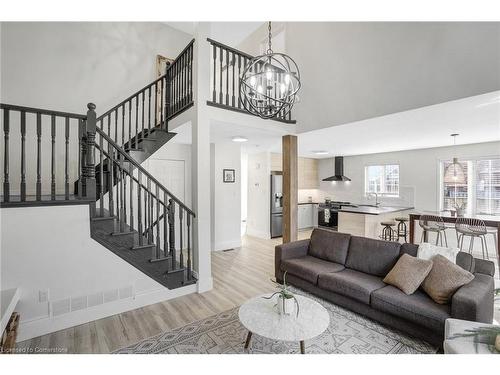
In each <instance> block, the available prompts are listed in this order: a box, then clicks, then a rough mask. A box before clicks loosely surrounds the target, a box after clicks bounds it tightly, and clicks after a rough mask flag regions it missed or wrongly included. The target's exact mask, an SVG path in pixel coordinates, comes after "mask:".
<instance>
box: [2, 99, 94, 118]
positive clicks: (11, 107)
mask: <svg viewBox="0 0 500 375" xmlns="http://www.w3.org/2000/svg"><path fill="white" fill-rule="evenodd" d="M0 108H1V109H8V110H9V111H19V112H26V113H35V114H37V113H39V114H41V115H48V116H57V117H69V118H74V119H80V120H85V119H87V115H82V114H79V113H71V112H61V111H53V110H50V109H42V108H33V107H24V106H20V105H15V104H5V103H0Z"/></svg>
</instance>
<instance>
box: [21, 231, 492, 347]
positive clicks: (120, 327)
mask: <svg viewBox="0 0 500 375" xmlns="http://www.w3.org/2000/svg"><path fill="white" fill-rule="evenodd" d="M310 233H311V232H310V231H300V232H299V239H303V238H309V236H310ZM279 243H281V238H279V239H273V240H262V239H258V238H255V237H250V236H245V237H243V244H242V247H241V248H238V249H235V250H232V251H227V252H223V251H219V252H214V253H212V276H213V281H214V287H213V289H212V290H211V291H209V292H206V293H202V294H190V295H187V296H183V297H179V298H175V299H172V300H169V301H165V302H161V303H157V304H154V305H149V306H146V307H143V308H140V309H136V310H132V311H129V312H125V313H122V314H118V315H113V316H110V317H107V318H104V319H100V320H96V321H92V322H90V323H86V324H82V325H80V326H76V327H72V328H68V329H65V330H62V331H58V332H54V333H51V334H48V335H44V336H40V337H36V338H33V339H31V340H26V341H23V342H21V343H18V344H17V346H18V347H21V348H24V347H31V348H35V347H36V348H64V349H67V353H109V352H112V351H115V350H117V349H120V348H122V347H125V346H127V345H130V344H133V343H135V342H137V341H140V340H142V339H145V338H148V337H151V336H154V335H156V334H158V333H161V332H164V331H168V330H171V329H174V328H177V327H181V326H183V325H186V324H188V323H191V322H194V321H197V320H200V319H204V318H206V317H209V316H211V315H214V314H216V313H219V312H222V311H226V310H229V309H231V308H233V307H236V306H239V305H241V304H242V303H244V302H245V301H246V300H248V299H250V298H251V297H254V296H256V295H259V294H263V293H266V292H270V291H273V289H274V287H273V284H272V282H271V281H270V279H271V278H273V277H274V246H275V245H277V244H279ZM474 255H475V256H478V255H479V254H474ZM495 320H496V321H498V322H500V301H498V302H497V303H496V305H495Z"/></svg>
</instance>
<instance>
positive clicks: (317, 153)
mask: <svg viewBox="0 0 500 375" xmlns="http://www.w3.org/2000/svg"><path fill="white" fill-rule="evenodd" d="M313 154H316V155H328V154H329V152H328V151H325V150H318V151H313Z"/></svg>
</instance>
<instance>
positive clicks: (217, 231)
mask: <svg viewBox="0 0 500 375" xmlns="http://www.w3.org/2000/svg"><path fill="white" fill-rule="evenodd" d="M213 157H214V163H213V186H214V189H213V199H214V201H213V218H214V241H213V246H214V247H213V250H226V249H231V248H235V247H240V246H241V147H240V145H239V144H234V143H215V145H214V155H213ZM223 169H234V170H235V182H234V183H225V182H223Z"/></svg>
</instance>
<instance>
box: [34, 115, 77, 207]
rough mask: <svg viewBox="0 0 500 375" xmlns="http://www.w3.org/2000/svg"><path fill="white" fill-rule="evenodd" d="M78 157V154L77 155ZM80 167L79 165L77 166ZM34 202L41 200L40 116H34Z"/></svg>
mask: <svg viewBox="0 0 500 375" xmlns="http://www.w3.org/2000/svg"><path fill="white" fill-rule="evenodd" d="M78 156H80V153H78ZM78 167H80V165H78ZM36 200H37V201H41V200H42V115H41V113H37V114H36Z"/></svg>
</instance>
